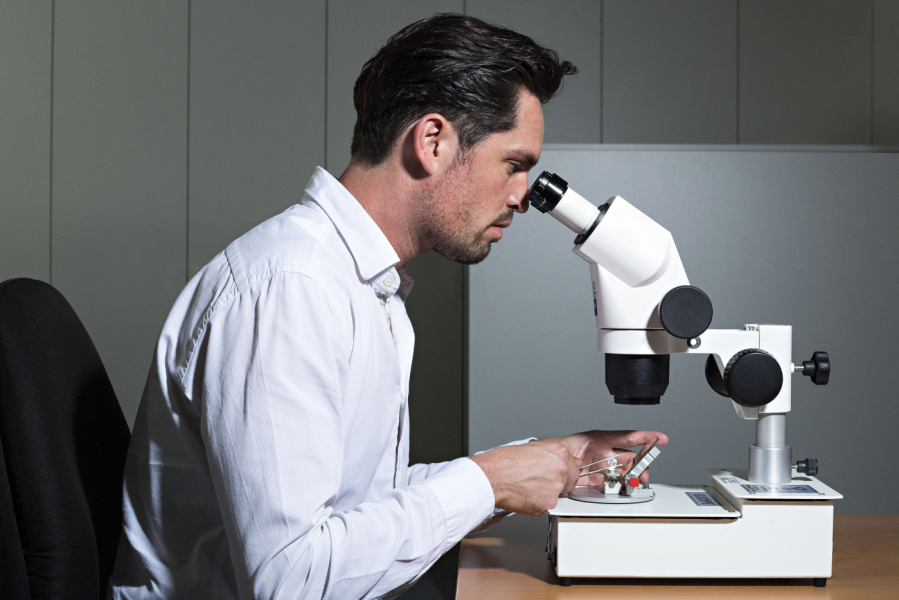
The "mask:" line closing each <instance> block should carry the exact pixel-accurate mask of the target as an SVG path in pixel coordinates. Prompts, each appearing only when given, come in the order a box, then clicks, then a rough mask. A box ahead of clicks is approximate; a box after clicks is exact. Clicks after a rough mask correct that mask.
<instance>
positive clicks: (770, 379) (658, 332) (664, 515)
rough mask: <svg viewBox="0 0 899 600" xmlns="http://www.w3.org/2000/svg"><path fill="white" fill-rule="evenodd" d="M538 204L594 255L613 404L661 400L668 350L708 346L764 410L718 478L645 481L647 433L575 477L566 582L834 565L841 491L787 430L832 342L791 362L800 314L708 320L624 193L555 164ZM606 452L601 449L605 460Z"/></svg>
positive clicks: (734, 393) (560, 561) (563, 528)
mask: <svg viewBox="0 0 899 600" xmlns="http://www.w3.org/2000/svg"><path fill="white" fill-rule="evenodd" d="M528 199H529V200H530V202H531V204H532V205H533V206H534V207H535V208H536V209H537V210H539V211H540V212H543V213H549V214H550V215H552V216H553V217H555V218H556V219H557V220H558V221H560V222H561V223H563V224H564V225H565V226H566V227H568V228H569V229H571V230H572V231H573V232H575V234H576V236H577V237H576V238H575V241H574V253H575V254H577V255H578V256H580V257H581V258H583V259H584V260H585V261H587V263H588V264H589V265H590V276H591V279H592V283H593V307H594V314H595V316H596V326H597V329H598V332H599V343H598V348H599V351H600V352H602V353H604V354H605V377H606V386H607V387H608V390H609V393H610V394H611V395H612V396H613V397H614V401H615V403H616V404H625V405H654V404H659V403H660V401H661V397H662V395H663V394H664V393H665V391H666V390H667V388H668V373H669V364H670V357H671V355H672V354H706V355H708V358H707V360H706V363H705V377H706V380H707V382H708V384H709V386H710V387H711V388H712V390H714V391H715V392H716V393H718V394H720V395H721V396H724V397H725V398H729V399H730V400H731V402H732V403H733V407H734V410H735V411H736V413H737V416H738V417H739V418H741V419H746V420H753V421H755V422H756V438H755V443H754V444H752V445H750V446H749V461H748V469H709V470H707V471H706V473H707V474H708V475H710V476H711V480H712V481H711V485H670V484H656V483H653V484H652V485H651V486H641V485H640V484H639V479H638V477H639V475H640V473H642V471H643V470H645V469H646V468H647V467H648V465H649V463H650V462H652V460H654V459H655V458H656V457H657V456H659V454H660V451H659V449H658V448H655V447H654V444H648V445H647V446H646V447H644V448H643V449H642V450H641V451H640V452H639V453H638V454H637V456H636V457H635V460H634V461H633V466H632V467H631V468H630V469H628V470H627V471H624V472H621V471H620V470H619V468H618V466H619V465H618V464H617V461H616V460H615V458H614V457H609V458H606V459H603V460H604V461H606V465H605V466H604V467H602V468H599V469H595V470H591V471H588V472H590V473H595V472H600V471H601V472H603V473H604V475H605V477H604V480H605V482H604V485H602V486H594V487H578V488H576V489H575V490H574V491H573V492H572V493H571V494H569V496H568V498H561V499H560V500H559V504H558V505H557V506H556V508H554V509H553V510H551V511H549V530H548V533H547V551H548V553H549V558H550V560H552V561H553V564H554V566H555V570H556V573H557V575H558V576H559V578H560V583H561V584H562V585H571V578H572V577H678V578H683V577H686V578H692V577H701V578H708V577H714V578H810V579H812V583H813V585H815V586H816V587H823V586H824V585H826V582H827V579H828V578H830V576H831V573H832V562H833V560H832V556H833V501H834V500H837V499H840V498H842V496H841V495H840V494H839V493H837V492H836V491H835V490H833V489H832V488H830V487H829V486H827V485H825V484H824V483H823V482H821V481H820V480H818V479H817V478H816V477H815V475H817V473H818V462H817V460H816V459H814V458H806V459H805V460H800V461H797V462H796V463H795V464H794V463H793V460H792V449H791V448H790V446H789V445H787V441H786V415H787V413H788V412H790V408H791V402H792V398H791V376H792V375H793V374H794V373H802V374H803V375H805V376H807V377H809V378H810V379H811V381H812V382H813V383H815V384H817V385H825V384H827V382H828V379H829V376H830V360H829V357H828V355H827V353H826V352H814V354H813V355H812V357H811V359H810V360H806V361H802V362H800V363H795V364H794V363H793V362H792V351H793V348H792V327H791V326H789V325H768V324H750V325H744V326H743V328H742V329H709V325H710V324H711V322H712V314H713V311H712V303H711V300H710V299H709V297H708V296H707V295H706V294H705V293H704V292H703V291H702V290H700V289H699V288H697V287H694V286H691V285H690V282H689V280H688V279H687V274H686V272H685V270H684V266H683V263H682V262H681V259H680V256H679V255H678V252H677V247H676V246H675V244H674V240H673V239H672V236H671V234H670V233H669V232H668V231H667V230H666V229H665V228H663V227H662V226H661V225H659V224H658V223H656V222H655V221H653V220H652V219H651V218H649V217H648V216H646V215H645V214H643V213H642V212H641V211H640V210H638V209H637V208H635V207H634V206H633V205H631V204H630V203H628V202H627V201H626V200H624V199H623V198H621V197H619V196H615V197H614V198H611V199H610V200H609V201H608V202H606V203H605V204H603V205H602V206H599V207H597V206H594V205H593V204H592V203H590V202H589V201H587V200H586V199H584V198H583V197H582V196H581V195H579V194H578V193H577V192H575V191H574V190H572V189H571V188H569V187H568V183H567V182H566V181H565V180H564V179H562V178H561V177H559V176H558V175H555V174H552V173H549V172H546V171H545V172H543V173H542V174H541V175H540V176H539V177H537V179H536V181H535V182H534V184H533V185H532V186H531V188H530V190H529V191H528ZM597 462H602V461H597Z"/></svg>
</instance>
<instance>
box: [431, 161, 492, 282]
mask: <svg viewBox="0 0 899 600" xmlns="http://www.w3.org/2000/svg"><path fill="white" fill-rule="evenodd" d="M470 170H471V164H470V162H469V161H468V160H466V159H464V158H458V159H456V161H455V162H454V163H453V165H452V166H451V167H450V170H449V171H448V172H447V174H446V177H444V178H443V179H442V180H441V181H440V182H438V184H437V185H435V187H434V188H433V189H431V190H429V191H428V192H427V193H426V194H425V197H424V198H422V201H421V202H420V203H419V206H421V207H423V208H425V210H426V211H428V212H427V214H425V215H423V220H422V222H424V223H426V224H427V225H428V227H427V236H426V239H427V243H428V245H429V246H431V247H433V249H434V250H435V251H436V252H437V253H438V254H442V255H443V256H445V257H446V258H448V259H450V260H452V261H455V262H458V263H462V264H463V265H475V264H477V263H479V262H481V261H482V260H484V259H485V258H487V255H488V254H490V245H491V244H492V242H490V241H487V240H486V239H485V238H484V235H485V233H486V232H487V230H489V229H490V227H492V225H491V226H488V227H486V228H484V229H478V230H476V229H471V228H467V227H461V228H460V227H457V226H456V225H454V223H456V222H458V220H459V218H460V217H461V220H462V222H463V223H472V222H473V221H474V216H473V213H474V210H473V209H474V204H475V202H476V200H474V199H473V198H472V196H471V194H470V190H469V178H468V174H469V172H470ZM447 188H450V189H447ZM446 194H452V195H456V196H458V195H460V194H461V195H463V196H464V201H463V202H461V203H460V204H459V206H457V207H456V208H455V209H454V210H453V211H452V212H447V207H446V205H443V204H441V203H439V202H437V201H435V198H436V197H440V196H443V195H446Z"/></svg>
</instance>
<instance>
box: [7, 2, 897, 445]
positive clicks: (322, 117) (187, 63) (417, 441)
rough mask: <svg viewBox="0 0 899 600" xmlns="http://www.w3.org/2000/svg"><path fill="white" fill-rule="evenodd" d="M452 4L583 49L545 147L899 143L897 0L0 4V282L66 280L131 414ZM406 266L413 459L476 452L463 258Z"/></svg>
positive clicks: (552, 111) (339, 155)
mask: <svg viewBox="0 0 899 600" xmlns="http://www.w3.org/2000/svg"><path fill="white" fill-rule="evenodd" d="M441 11H452V12H465V13H467V14H471V15H474V16H478V17H482V18H485V19H487V20H491V21H495V22H499V23H502V24H507V25H510V26H512V27H514V28H516V29H518V30H520V31H522V32H524V33H526V34H528V35H531V36H532V37H534V38H535V39H537V40H538V41H540V42H542V43H544V44H546V45H549V46H551V47H553V48H555V49H556V50H558V51H559V53H560V54H561V55H562V56H563V57H565V58H567V59H569V60H572V61H573V62H574V63H575V64H577V65H578V66H579V67H580V69H581V74H580V75H578V76H577V77H576V78H573V79H571V81H570V82H569V83H568V84H567V85H566V89H565V91H564V93H563V95H562V96H561V97H560V98H559V99H558V100H556V101H554V102H553V103H551V104H550V105H548V106H547V107H546V122H547V127H546V142H548V143H577V144H580V143H594V144H595V143H606V144H608V143H614V144H738V143H739V144H742V143H750V144H879V145H889V144H899V2H895V1H894V0H821V1H815V0H795V1H790V2H781V1H778V0H678V1H676V2H675V1H664V0H643V1H625V0H552V1H550V0H518V1H512V0H377V1H374V2H370V1H365V0H304V1H301V2H296V1H277V2H276V1H268V2H259V3H243V2H236V1H225V2H213V1H212V0H171V1H166V2H144V3H117V2H112V1H111V0H107V1H90V2H79V3H75V2H61V1H60V2H53V1H51V0H0V280H4V279H6V278H9V277H15V276H27V277H34V278H37V279H42V280H45V281H49V282H51V283H52V284H53V285H55V286H56V287H58V288H59V289H60V290H61V291H62V292H63V293H64V294H65V295H66V297H67V298H68V299H69V300H70V301H71V302H72V304H73V306H74V307H75V310H76V311H77V312H78V314H79V315H80V316H81V318H82V319H83V320H84V322H85V325H86V326H87V329H88V331H89V332H90V333H91V335H92V337H93V338H94V340H95V343H96V344H97V346H98V349H99V351H100V354H101V356H102V357H103V360H104V362H105V363H106V365H107V368H108V369H109V371H110V375H111V377H112V382H113V385H114V387H115V389H116V392H117V394H118V396H119V398H120V401H121V402H122V406H123V409H124V412H125V414H126V416H127V417H128V419H129V421H131V420H132V419H133V416H134V413H135V411H136V408H137V404H138V402H139V398H140V393H141V390H142V388H143V384H144V381H145V378H146V373H147V369H148V366H149V363H150V356H151V352H152V348H153V345H154V341H155V339H156V336H157V334H158V331H159V328H160V326H161V324H162V321H163V319H164V318H165V315H166V314H167V311H168V309H169V307H170V305H171V303H172V302H173V300H174V298H175V297H176V295H177V294H178V292H179V290H180V289H181V288H182V286H183V285H184V283H185V282H186V280H187V278H189V277H190V276H191V275H192V274H193V273H195V272H196V270H197V269H199V268H200V267H201V266H202V265H203V264H204V263H205V262H206V261H208V260H209V259H210V258H211V257H212V256H213V255H214V254H215V253H216V252H218V251H220V250H221V249H222V248H224V246H225V245H226V244H227V243H228V242H229V241H230V240H232V239H233V238H234V237H236V236H238V235H240V234H241V233H243V232H244V231H246V230H247V229H249V228H250V227H252V226H254V225H255V224H257V223H258V222H260V221H262V220H264V219H265V218H268V217H269V216H271V215H273V214H276V213H278V212H280V211H281V210H283V209H284V208H286V207H287V206H290V205H291V204H293V203H295V202H296V201H297V200H298V199H299V197H300V195H301V192H302V189H303V187H304V185H305V182H306V181H307V180H308V177H309V176H310V175H311V173H312V170H313V168H314V167H315V166H316V165H323V166H325V167H326V168H328V169H329V170H330V171H331V172H332V173H334V174H335V175H339V174H340V172H342V170H343V168H344V167H345V166H346V164H347V162H348V159H349V141H350V134H351V131H352V125H353V121H354V118H355V116H354V112H353V108H352V102H351V92H352V85H353V82H354V80H355V78H356V76H357V74H358V72H359V70H360V69H361V66H362V64H363V62H364V61H365V60H366V59H367V58H368V57H369V56H371V54H373V53H374V52H375V51H376V50H377V48H378V47H379V46H380V45H381V44H382V43H383V42H384V40H386V38H387V37H388V36H389V35H390V34H392V33H394V32H395V31H397V30H398V29H399V28H401V27H402V26H404V25H406V24H408V23H410V22H412V21H414V20H416V19H419V18H422V17H425V16H428V15H430V14H433V13H435V12H441ZM475 268H477V267H475ZM411 270H412V272H413V273H414V274H415V276H416V278H417V285H416V290H415V292H414V293H413V295H412V296H411V297H410V305H409V310H410V313H411V315H412V318H413V321H414V322H415V324H416V330H417V335H418V345H417V348H416V355H415V367H414V369H413V381H412V400H411V402H412V403H411V412H412V420H413V427H412V444H413V458H414V459H417V460H439V459H446V458H451V457H453V456H458V455H460V454H463V453H466V452H467V451H468V443H467V439H466V435H467V422H468V417H467V416H466V412H465V411H466V410H467V408H466V407H467V400H466V393H467V389H468V386H467V368H466V365H467V362H466V361H467V359H466V352H467V343H468V342H467V337H466V335H467V334H466V327H467V322H468V321H467V315H466V310H467V302H468V300H467V298H468V291H467V288H466V280H467V277H468V274H467V271H466V269H465V268H463V267H461V266H459V265H456V264H453V263H450V262H448V261H446V260H445V259H443V258H442V257H439V256H435V255H430V254H429V255H425V256H423V257H421V258H419V259H417V260H416V261H414V262H413V263H412V265H411Z"/></svg>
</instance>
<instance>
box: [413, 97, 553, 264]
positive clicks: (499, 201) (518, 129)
mask: <svg viewBox="0 0 899 600" xmlns="http://www.w3.org/2000/svg"><path fill="white" fill-rule="evenodd" d="M542 144H543V107H542V106H541V105H540V101H539V100H538V99H537V97H536V96H534V95H533V94H531V93H530V92H527V91H522V93H521V96H520V99H519V103H518V120H517V122H516V126H515V128H514V129H512V130H511V131H502V132H498V133H494V134H491V135H490V136H488V137H487V138H486V139H485V140H483V141H482V142H481V143H480V144H478V145H477V146H476V147H475V148H473V149H471V151H470V152H469V154H468V155H467V156H466V157H465V158H464V159H460V158H458V157H457V158H456V160H455V161H454V162H453V164H452V165H451V166H450V167H449V168H448V169H447V171H446V172H445V173H444V175H443V177H442V178H441V179H440V181H439V182H438V183H437V184H436V185H435V187H434V190H433V193H432V194H431V202H428V203H424V204H425V205H426V206H428V209H429V214H428V215H426V216H425V219H426V221H425V222H427V223H428V224H429V225H430V226H429V227H428V230H429V237H430V241H431V242H432V243H433V247H434V249H435V250H436V251H437V252H439V253H440V254H442V255H444V256H446V257H447V258H449V259H451V260H454V261H456V262H461V263H464V264H475V263H479V262H481V261H482V260H484V259H485V258H486V257H487V254H489V253H490V244H492V243H494V242H496V241H498V240H499V239H500V238H502V237H503V229H504V228H506V227H508V226H509V224H510V223H511V222H512V215H513V214H514V213H516V212H520V213H523V212H525V211H526V210H527V209H528V204H527V197H526V196H527V191H528V171H529V170H530V169H531V168H532V167H533V166H534V165H535V164H536V163H537V160H538V159H539V158H540V148H541V145H542Z"/></svg>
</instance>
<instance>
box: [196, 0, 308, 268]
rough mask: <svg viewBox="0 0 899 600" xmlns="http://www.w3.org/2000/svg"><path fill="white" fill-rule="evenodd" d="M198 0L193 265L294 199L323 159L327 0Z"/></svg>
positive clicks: (213, 253) (199, 264) (289, 204)
mask: <svg viewBox="0 0 899 600" xmlns="http://www.w3.org/2000/svg"><path fill="white" fill-rule="evenodd" d="M264 6H265V10H260V6H259V5H256V4H252V3H243V2H225V3H222V2H212V1H209V0H195V1H194V2H192V4H191V40H190V41H191V50H190V196H189V202H190V207H189V209H190V220H189V227H190V237H189V248H188V251H189V271H190V274H193V273H195V272H196V271H197V270H198V269H200V267H202V266H203V265H204V264H206V263H207V262H208V261H209V260H210V259H211V258H212V257H213V256H215V255H216V254H217V253H218V252H220V251H221V250H224V248H225V246H227V245H228V244H229V243H230V242H231V241H232V240H234V239H235V238H237V237H239V236H240V235H242V234H243V233H245V232H246V231H248V230H249V229H251V228H253V227H254V226H256V225H258V224H259V223H261V222H262V221H264V220H266V219H268V218H269V217H271V216H273V215H276V214H278V213H280V212H281V211H283V210H284V209H285V208H287V207H288V206H291V205H292V204H295V203H296V202H297V201H298V200H299V198H300V195H301V194H302V190H303V188H304V187H305V186H306V182H307V181H308V180H309V177H310V176H311V175H312V172H313V170H314V169H315V167H316V166H318V165H322V166H323V165H324V161H325V123H324V114H325V0H314V1H308V2H302V3H299V2H286V1H284V2H270V3H266V4H265V5H264Z"/></svg>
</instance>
